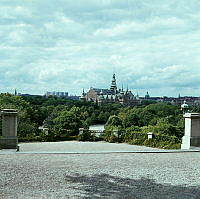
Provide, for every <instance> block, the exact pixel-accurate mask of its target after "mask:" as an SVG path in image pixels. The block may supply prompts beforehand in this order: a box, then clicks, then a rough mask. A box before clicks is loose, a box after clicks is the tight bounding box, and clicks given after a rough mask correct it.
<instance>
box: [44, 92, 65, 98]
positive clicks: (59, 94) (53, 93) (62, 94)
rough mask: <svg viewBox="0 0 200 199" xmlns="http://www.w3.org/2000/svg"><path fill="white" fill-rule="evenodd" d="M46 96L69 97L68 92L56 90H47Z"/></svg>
mask: <svg viewBox="0 0 200 199" xmlns="http://www.w3.org/2000/svg"><path fill="white" fill-rule="evenodd" d="M45 96H47V97H49V96H56V97H68V92H56V91H53V92H46V93H45Z"/></svg>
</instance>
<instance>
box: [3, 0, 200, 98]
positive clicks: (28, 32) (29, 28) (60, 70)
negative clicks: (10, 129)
mask: <svg viewBox="0 0 200 199" xmlns="http://www.w3.org/2000/svg"><path fill="white" fill-rule="evenodd" d="M199 10H200V1H199V0H190V1H189V0H30V1H26V0H0V92H13V91H14V89H15V88H17V90H18V91H19V92H22V93H31V94H44V93H45V92H46V91H53V90H56V91H69V93H70V94H76V95H78V94H80V93H81V90H82V89H83V88H84V89H85V90H86V91H87V90H88V89H89V88H90V87H96V88H108V87H109V86H110V82H111V79H112V74H113V73H116V77H117V83H118V87H121V86H122V84H123V85H124V87H126V86H127V84H128V85H129V88H130V89H131V90H132V91H133V93H136V92H139V94H140V96H143V95H144V94H145V92H146V91H147V90H149V92H150V95H151V96H164V95H168V96H178V93H181V95H182V96H184V95H193V96H200V12H199Z"/></svg>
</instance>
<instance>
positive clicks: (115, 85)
mask: <svg viewBox="0 0 200 199" xmlns="http://www.w3.org/2000/svg"><path fill="white" fill-rule="evenodd" d="M110 90H111V91H112V92H115V93H116V91H117V83H116V78H115V73H114V74H113V77H112V83H111V86H110Z"/></svg>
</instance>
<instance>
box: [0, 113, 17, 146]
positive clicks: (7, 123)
mask: <svg viewBox="0 0 200 199" xmlns="http://www.w3.org/2000/svg"><path fill="white" fill-rule="evenodd" d="M1 116H2V138H0V148H2V149H18V146H17V145H18V138H17V110H15V109H3V110H2V111H1Z"/></svg>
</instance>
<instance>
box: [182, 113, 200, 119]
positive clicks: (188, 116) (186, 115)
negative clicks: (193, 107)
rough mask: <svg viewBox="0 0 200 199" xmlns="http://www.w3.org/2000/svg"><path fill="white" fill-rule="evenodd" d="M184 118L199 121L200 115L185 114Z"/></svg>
mask: <svg viewBox="0 0 200 199" xmlns="http://www.w3.org/2000/svg"><path fill="white" fill-rule="evenodd" d="M184 118H199V119H200V113H185V114H184Z"/></svg>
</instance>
